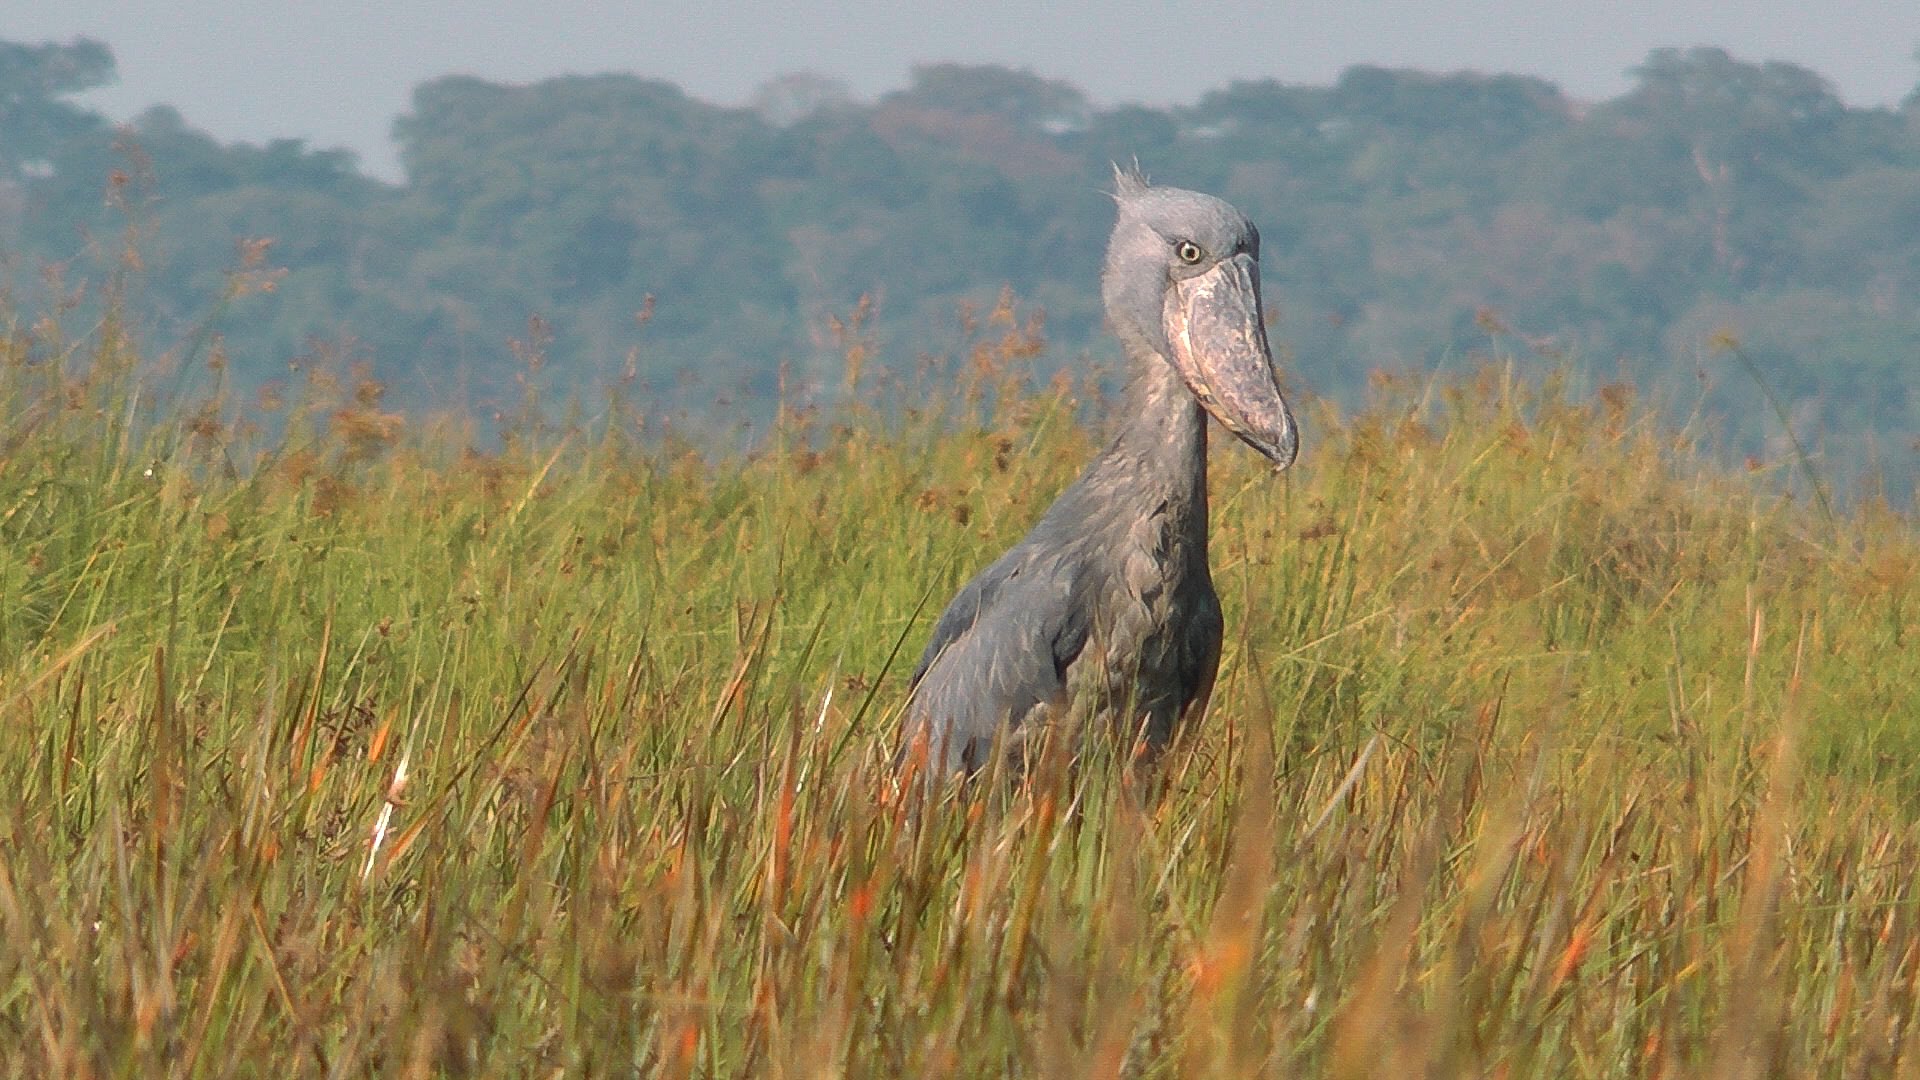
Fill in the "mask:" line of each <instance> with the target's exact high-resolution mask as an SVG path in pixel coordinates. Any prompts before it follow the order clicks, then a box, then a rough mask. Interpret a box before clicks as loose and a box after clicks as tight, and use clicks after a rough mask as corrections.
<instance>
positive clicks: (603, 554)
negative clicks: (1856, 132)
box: [0, 313, 1920, 1077]
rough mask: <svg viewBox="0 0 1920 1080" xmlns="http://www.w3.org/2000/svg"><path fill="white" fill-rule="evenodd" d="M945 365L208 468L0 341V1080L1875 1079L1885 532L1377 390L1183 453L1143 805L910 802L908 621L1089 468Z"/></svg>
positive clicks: (102, 374)
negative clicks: (669, 421)
mask: <svg viewBox="0 0 1920 1080" xmlns="http://www.w3.org/2000/svg"><path fill="white" fill-rule="evenodd" d="M1002 314H1003V315H1004V313H1002ZM981 333H982V334H983V335H984V336H983V337H982V338H981V339H980V340H979V342H978V344H977V347H976V348H975V350H974V353H973V355H972V356H971V357H970V358H968V359H967V361H966V363H964V364H963V365H962V368H963V370H964V372H965V374H964V375H963V376H962V377H960V378H959V379H956V380H954V381H953V382H951V383H941V382H938V381H928V382H926V383H924V384H923V385H919V386H916V387H908V388H894V389H893V390H890V391H886V392H881V391H873V392H871V393H866V392H863V393H861V394H859V395H857V396H858V397H859V398H860V399H861V400H867V401H878V400H880V399H881V398H885V397H888V396H889V395H890V394H893V395H898V397H899V399H900V400H906V401H911V402H912V403H914V405H915V408H914V409H913V410H910V411H904V412H903V411H896V410H892V409H881V408H875V407H869V406H858V405H856V406H850V407H848V408H847V409H845V410H843V411H842V412H840V413H838V414H833V415H788V416H786V417H784V418H783V420H782V423H781V427H780V428H779V430H778V431H776V432H775V433H774V435H773V436H772V437H771V438H770V440H769V442H768V445H767V449H765V450H764V451H763V452H760V453H757V454H755V455H752V456H743V457H735V458H731V459H727V460H721V461H710V460H706V459H703V458H702V457H701V456H699V455H698V454H695V453H694V452H692V451H691V450H688V449H686V448H682V447H677V446H676V445H674V444H673V443H672V442H671V441H670V440H669V441H667V442H666V443H664V444H662V443H660V442H657V441H650V440H647V439H642V438H640V437H639V435H638V434H636V432H635V430H634V428H635V425H634V423H633V422H631V421H630V420H629V419H627V414H626V413H625V412H623V411H622V410H620V409H618V408H614V409H610V410H609V411H608V413H607V415H605V416H603V417H601V418H600V419H599V420H598V421H596V422H594V423H583V424H581V425H580V426H578V427H577V428H576V429H569V430H565V431H540V430H537V429H535V428H534V427H533V426H531V425H522V426H521V427H520V428H518V429H517V430H516V431H515V432H514V433H512V434H511V436H510V437H509V439H508V440H507V444H506V449H504V450H502V451H500V452H497V453H485V454H475V453H472V452H469V451H468V450H467V449H466V448H467V445H468V441H469V436H468V434H467V431H466V428H465V427H463V426H462V425H461V424H459V423H453V422H444V421H429V420H423V419H419V418H414V419H412V420H410V421H402V420H401V419H400V418H397V417H392V416H388V415H386V414H385V413H383V412H382V411H381V407H380V403H379V399H378V393H377V388H375V387H372V386H370V385H364V384H359V383H356V381H355V380H354V379H353V378H352V377H350V376H348V377H343V378H339V379H335V378H331V377H328V376H325V375H324V373H323V374H322V375H319V376H315V378H314V381H313V383H312V385H310V386H307V387H305V388H304V389H301V390H300V391H298V392H297V393H294V394H293V395H292V397H293V401H292V402H291V404H289V405H286V406H284V407H283V408H285V409H287V410H289V411H290V415H282V416H279V417H277V419H276V422H277V423H280V424H284V426H285V429H286V435H285V436H284V437H283V438H278V439H275V440H271V441H266V442H263V440H261V439H260V438H259V437H258V436H249V435H248V433H247V431H246V430H245V429H246V426H247V425H246V424H245V422H244V421H243V419H236V415H240V416H242V417H244V414H246V413H247V412H248V410H235V409H232V408H224V409H223V408H209V409H207V410H203V411H202V412H200V413H199V414H198V415H197V416H194V415H188V416H182V417H180V418H178V419H173V420H165V421H155V420H153V419H152V418H150V417H145V416H144V413H143V410H142V409H141V407H140V403H139V401H138V400H137V398H136V395H134V393H133V391H132V389H131V387H132V386H133V385H134V384H133V383H132V382H131V380H130V379H129V378H128V377H127V376H126V371H127V370H128V369H129V368H130V367H131V366H133V355H132V353H133V346H132V345H130V344H129V342H128V341H127V339H126V338H125V337H124V335H123V334H122V333H121V332H120V330H119V329H118V328H117V327H116V326H115V325H113V323H112V322H111V320H109V322H108V323H107V324H106V325H105V326H104V327H102V328H101V329H99V330H97V331H96V332H94V333H92V334H90V335H86V336H85V337H84V338H83V339H82V340H79V341H74V342H68V343H66V344H60V343H59V342H58V341H56V340H55V339H54V338H53V337H52V336H51V334H50V333H49V332H48V331H47V330H45V328H44V327H43V328H42V329H39V330H34V331H29V330H27V329H25V328H24V327H22V328H21V329H19V330H18V331H17V332H15V333H13V334H12V335H11V336H10V337H9V338H8V339H7V340H6V343H5V344H4V345H0V349H4V354H0V417H4V420H0V423H3V424H4V427H3V428H0V732H4V734H0V783H4V794H0V852H3V854H0V1063H4V1071H5V1073H6V1074H8V1075H18V1076H50V1075H95V1076H129V1075H132V1076H140V1075H159V1074H165V1075H178V1076H226V1075H243V1076H257V1075H263V1074H273V1075H282V1076H289V1077H291V1076H323V1075H334V1076H354V1075H380V1076H438V1075H446V1076H457V1075H543V1076H544V1075H556V1074H570V1075H622V1074H630V1073H633V1072H640V1073H645V1074H653V1075H663V1076H672V1077H679V1076H734V1075H754V1076H801V1075H806V1076H820V1075H872V1076H915V1077H919V1076H929V1077H933V1076H1003V1075H1030V1076H1048V1077H1054V1076H1089V1077H1100V1076H1195V1077H1200V1076H1222V1077H1245V1076H1255V1075H1270V1076H1311V1075H1331V1076H1348V1077H1378V1076H1415V1075H1429V1076H1444V1077H1453V1076H1470V1075H1491V1076H1511V1077H1525V1076H1548V1077H1558V1076H1667V1077H1695V1076H1715V1077H1736V1076H1762V1075H1767V1076H1833V1077H1842V1076H1847V1077H1851V1076H1920V995H1917V990H1920V886H1916V885H1915V883H1914V877H1915V875H1914V867H1915V866H1916V865H1920V822H1916V811H1917V810H1920V769H1917V768H1916V762H1917V761H1920V648H1917V647H1916V644H1915V641H1914V637H1915V634H1914V631H1913V630H1912V629H1911V628H1909V626H1908V619H1909V618H1910V616H1911V613H1913V612H1914V611H1915V609H1916V605H1920V597H1916V584H1915V582H1916V572H1917V571H1920V534H1916V532H1915V530H1914V528H1913V525H1912V524H1911V522H1910V521H1908V520H1905V519H1903V518H1901V517H1900V516H1898V515H1895V514H1893V513H1891V512H1888V511H1887V510H1885V509H1884V508H1877V507H1873V506H1864V507H1860V508H1857V509H1854V510H1851V511H1847V512H1845V513H1844V514H1843V516H1841V517H1839V518H1837V519H1829V518H1827V517H1825V516H1823V515H1821V514H1819V513H1817V512H1814V511H1811V510H1809V509H1807V508H1805V507H1803V506H1799V505H1795V504H1793V503H1791V502H1788V501H1786V500H1784V499H1782V498H1779V497H1777V496H1776V495H1774V494H1772V493H1771V492H1772V490H1773V489H1772V487H1770V486H1769V483H1768V480H1769V478H1768V477H1765V476H1757V477H1756V476H1746V475H1731V474H1727V473H1724V472H1719V471H1716V470H1714V469H1712V468H1710V467H1708V466H1706V465H1704V464H1702V463H1701V461H1700V460H1699V459H1698V458H1697V457H1696V455H1695V454H1694V452H1693V450H1692V449H1691V448H1690V446H1689V443H1688V441H1687V440H1686V439H1685V438H1678V437H1675V436H1674V435H1673V434H1672V433H1671V432H1669V431H1667V430H1664V429H1662V428H1661V427H1659V426H1658V425H1657V424H1656V423H1655V422H1654V421H1653V420H1652V419H1650V418H1649V416H1648V415H1647V414H1646V413H1645V412H1644V411H1642V410H1641V409H1639V408H1638V407H1637V406H1636V405H1635V404H1634V403H1633V402H1632V401H1631V398H1630V395H1628V394H1627V393H1626V392H1625V391H1623V390H1621V389H1620V388H1609V389H1608V390H1606V391H1604V392H1602V393H1601V394H1598V395H1595V396H1594V397H1592V398H1591V399H1587V398H1573V397H1570V396H1568V395H1566V394H1563V393H1561V392H1560V391H1558V390H1556V389H1555V388H1554V386H1553V383H1552V380H1550V379H1549V380H1546V382H1545V383H1544V384H1542V383H1541V382H1540V381H1539V380H1521V379H1516V378H1515V377H1513V375H1512V374H1511V367H1510V366H1502V365H1499V364H1490V365H1489V366H1487V367H1485V368H1483V369H1482V370H1481V371H1480V372H1479V373H1478V374H1477V375H1475V376H1471V377H1467V378H1463V379H1460V380H1457V381H1453V382H1446V383H1441V384H1438V385H1425V384H1413V383H1406V382H1396V381H1394V380H1390V379H1389V380H1382V383H1381V386H1380V388H1379V397H1378V401H1377V402H1376V403H1375V404H1374V405H1373V406H1372V407H1370V408H1368V409H1366V410H1364V411H1362V412H1360V413H1358V414H1356V415H1341V414H1338V413H1336V412H1334V411H1333V410H1331V409H1328V408H1319V409H1318V410H1316V411H1313V412H1312V413H1311V414H1310V415H1309V417H1308V423H1307V426H1306V436H1307V442H1306V444H1305V449H1304V452H1303V454H1302V458H1301V462H1300V464H1299V465H1298V466H1297V467H1296V468H1295V469H1294V470H1293V471H1292V472H1291V473H1289V474H1287V475H1286V476H1285V477H1282V478H1278V479H1276V478H1273V477H1271V476H1269V475H1268V474H1266V472H1265V471H1264V470H1262V469H1261V468H1259V467H1258V465H1257V462H1256V460H1255V458H1254V456H1253V455H1251V454H1250V453H1247V452H1245V451H1244V450H1242V449H1241V448H1240V447H1238V446H1237V445H1236V444H1233V443H1232V442H1230V441H1227V440H1224V439H1223V440H1220V441H1219V442H1218V443H1217V445H1216V455H1215V463H1216V469H1215V474H1214V527H1215V540H1214V563H1215V573H1216V580H1217V582H1218V584H1219V587H1220V590H1221V593H1222V595H1223V600H1224V603H1225V605H1226V607H1227V624H1228V627H1229V630H1228V642H1227V646H1226V654H1225V658H1224V661H1223V667H1222V674H1221V682H1220V686H1219V689H1218V691H1217V693H1216V696H1215V698H1214V703H1213V709H1212V713H1211V715H1210V716H1209V717H1208V719H1207V721H1206V723H1205V726H1204V729H1203V730H1201V731H1199V732H1198V733H1197V737H1195V738H1194V739H1193V740H1192V741H1191V743H1190V744H1189V745H1188V746H1187V747H1186V748H1185V749H1184V750H1182V751H1181V752H1179V753H1177V754H1176V755H1174V756H1173V758H1172V759H1171V760H1170V761H1168V762H1167V763H1166V765H1165V768H1164V769H1163V770H1162V771H1161V772H1160V773H1159V774H1157V776H1154V777H1149V778H1147V779H1149V780H1151V781H1153V782H1150V783H1143V782H1140V779H1139V778H1136V777H1132V776H1129V775H1128V774H1126V772H1125V771H1124V770H1123V769H1118V768H1116V767H1115V766H1114V765H1113V763H1112V762H1111V761H1109V760H1108V756H1107V755H1102V754H1097V753H1096V754H1094V755H1092V758H1091V759H1090V760H1089V761H1088V762H1087V763H1085V765H1084V766H1083V767H1082V768H1080V769H1078V770H1071V771H1069V770H1064V769H1057V768H1042V769H1040V770H1038V771H1037V772H1035V773H1034V774H1033V775H1031V776H1029V777H1028V779H1027V781H1026V784H1025V786H1023V787H1021V788H1019V789H1017V790H1005V789H998V788H993V787H991V786H986V787H980V788H976V789H974V790H973V791H971V792H960V793H952V794H950V795H949V796H948V797H947V799H946V800H945V801H943V802H940V803H938V804H937V805H931V806H922V805H917V804H916V802H915V800H914V799H912V798H905V797H902V796H900V795H899V794H898V793H897V792H896V790H895V784H894V779H895V778H894V776H893V774H892V772H891V770H890V768H889V765H888V763H889V760H890V755H891V751H892V745H893V739H894V734H895V724H896V720H897V715H898V711H899V709H900V706H901V704H902V700H903V697H904V678H903V677H904V675H905V673H906V671H908V670H910V667H911V662H912V660H913V658H914V657H915V656H916V655H917V651H918V649H919V647H920V645H921V644H922V642H923V641H924V639H925V635H926V633H927V631H928V629H929V627H930V625H931V622H932V618H933V616H934V615H935V614H937V612H938V609H939V606H940V605H941V604H942V603H944V601H945V600H946V599H947V597H948V596H949V595H950V594H951V591H952V590H953V589H954V588H956V587H957V586H958V585H959V584H960V583H961V582H962V581H963V580H964V579H965V577H966V576H967V575H969V574H970V573H972V572H973V571H974V570H975V569H977V568H978V567H980V566H981V565H983V564H984V563H985V562H986V561H987V560H988V559H990V558H991V557H992V556H993V555H994V554H996V553H997V552H998V551H999V550H1000V549H1001V548H1002V547H1003V546H1004V545H1006V544H1007V543H1009V542H1010V541H1012V540H1013V539H1015V538H1016V537H1017V536H1018V535H1019V534H1020V533H1021V532H1022V531H1024V529H1025V528H1026V527H1027V525H1029V524H1030V523H1031V521H1032V520H1033V519H1034V518H1035V516H1036V515H1037V514H1038V513H1039V511H1040V510H1041V509H1042V508H1043V507H1044V506H1045V504H1046V503H1047V501H1048V500H1049V498H1050V497H1051V496H1052V494H1053V493H1054V492H1056V491H1058V490H1059V489H1060V488H1061V487H1062V486H1064V484H1065V483H1067V482H1068V481H1069V480H1070V479H1071V477H1072V476H1073V474H1074V473H1075V472H1076V470H1077V468H1078V467H1079V465H1080V464H1081V463H1082V462H1083V461H1084V460H1085V459H1086V457H1087V456H1088V455H1089V454H1090V453H1091V450H1092V448H1093V446H1094V444H1095V443H1094V436H1093V435H1092V434H1091V433H1089V432H1088V431H1086V430H1085V429H1083V427H1081V426H1080V424H1079V423H1078V422H1077V421H1076V417H1078V416H1080V415H1082V414H1083V412H1084V411H1086V407H1087V406H1088V404H1089V403H1088V402H1087V401H1086V400H1085V398H1086V396H1087V394H1088V393H1090V391H1087V390H1085V389H1083V388H1080V387H1076V386H1069V385H1059V386H1055V387H1053V388H1050V389H1046V390H1032V391H1029V390H1023V389H1021V382H1020V380H1019V377H1018V376H1019V373H1020V371H1021V370H1022V368H1021V364H1022V363H1023V362H1024V360H1023V358H1025V357H1027V356H1029V355H1030V354H1031V353H1032V351H1033V349H1034V347H1035V345H1034V343H1033V341H1032V340H1031V338H1030V337H1029V336H1028V334H1027V333H1026V331H1025V330H1023V329H1021V328H1018V327H1016V326H1015V325H1014V320H1012V319H1011V318H996V319H993V320H989V321H988V322H987V323H986V324H985V325H984V326H983V328H982V330H981ZM30 357H31V358H32V360H31V362H30ZM855 375H856V377H857V373H855ZM376 839H377V843H376V842H375V841H376Z"/></svg>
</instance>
